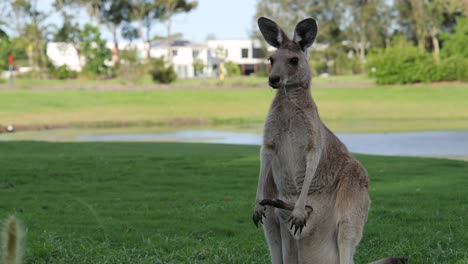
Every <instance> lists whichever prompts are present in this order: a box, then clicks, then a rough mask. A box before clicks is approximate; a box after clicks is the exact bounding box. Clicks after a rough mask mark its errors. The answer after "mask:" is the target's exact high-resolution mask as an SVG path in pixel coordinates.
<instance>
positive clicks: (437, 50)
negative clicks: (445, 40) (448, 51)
mask: <svg viewBox="0 0 468 264" xmlns="http://www.w3.org/2000/svg"><path fill="white" fill-rule="evenodd" d="M431 38H432V47H433V49H434V53H433V55H434V61H435V63H436V64H439V62H440V56H439V53H440V47H439V40H438V39H437V29H436V28H434V27H433V28H432V30H431Z"/></svg>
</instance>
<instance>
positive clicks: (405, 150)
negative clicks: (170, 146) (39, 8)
mask: <svg viewBox="0 0 468 264" xmlns="http://www.w3.org/2000/svg"><path fill="white" fill-rule="evenodd" d="M337 136H338V137H339V138H340V139H341V140H342V141H343V142H344V143H345V144H346V146H348V149H349V150H350V151H352V152H355V153H363V154H376V155H392V156H395V155H396V156H444V157H451V156H453V157H457V156H465V157H466V156H468V131H432V132H404V133H364V134H337ZM78 140H80V141H166V142H203V143H218V144H242V145H260V144H261V142H262V136H261V135H259V134H253V133H238V132H224V131H213V130H210V131H197V130H189V131H178V132H173V133H152V134H106V135H85V136H79V137H78Z"/></svg>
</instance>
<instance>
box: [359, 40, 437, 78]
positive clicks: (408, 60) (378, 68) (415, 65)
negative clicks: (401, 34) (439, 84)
mask: <svg viewBox="0 0 468 264" xmlns="http://www.w3.org/2000/svg"><path fill="white" fill-rule="evenodd" d="M368 70H369V71H370V72H369V75H371V76H372V77H375V78H376V82H377V83H378V84H395V83H415V82H430V81H433V78H435V77H436V76H437V67H436V65H435V64H434V61H433V59H432V56H431V55H430V54H428V53H426V52H424V51H423V50H421V49H419V48H417V47H415V46H413V45H412V44H411V43H409V42H408V41H407V40H406V39H403V38H397V39H396V41H395V42H394V43H393V45H392V46H391V47H388V48H387V49H385V50H384V51H379V52H377V53H375V54H373V55H370V56H369V63H368Z"/></svg>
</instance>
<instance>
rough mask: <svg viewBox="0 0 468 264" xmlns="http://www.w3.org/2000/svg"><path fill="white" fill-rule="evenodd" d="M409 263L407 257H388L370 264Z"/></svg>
mask: <svg viewBox="0 0 468 264" xmlns="http://www.w3.org/2000/svg"><path fill="white" fill-rule="evenodd" d="M408 262H409V258H407V257H388V258H384V259H379V260H377V261H374V262H372V263H369V264H405V263H408Z"/></svg>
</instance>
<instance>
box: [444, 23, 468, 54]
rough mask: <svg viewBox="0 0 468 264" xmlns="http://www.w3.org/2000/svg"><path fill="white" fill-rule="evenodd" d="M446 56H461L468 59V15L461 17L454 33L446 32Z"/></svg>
mask: <svg viewBox="0 0 468 264" xmlns="http://www.w3.org/2000/svg"><path fill="white" fill-rule="evenodd" d="M442 39H443V41H444V42H443V44H444V47H443V48H442V54H443V55H444V57H460V58H464V59H468V45H467V42H468V17H459V18H458V19H457V25H456V27H455V31H454V32H453V34H444V35H443V37H442Z"/></svg>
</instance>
